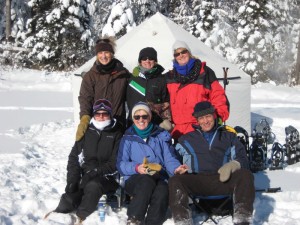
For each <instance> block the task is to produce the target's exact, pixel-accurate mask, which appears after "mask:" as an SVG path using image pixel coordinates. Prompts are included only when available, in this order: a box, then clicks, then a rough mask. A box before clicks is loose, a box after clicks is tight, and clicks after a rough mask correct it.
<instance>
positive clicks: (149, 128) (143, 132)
mask: <svg viewBox="0 0 300 225" xmlns="http://www.w3.org/2000/svg"><path fill="white" fill-rule="evenodd" d="M133 128H134V130H135V132H136V134H137V135H138V136H140V137H141V138H142V139H145V138H148V137H149V136H150V134H151V131H152V129H153V123H151V122H150V123H149V124H148V126H147V127H146V129H144V130H140V129H139V128H137V126H135V124H133Z"/></svg>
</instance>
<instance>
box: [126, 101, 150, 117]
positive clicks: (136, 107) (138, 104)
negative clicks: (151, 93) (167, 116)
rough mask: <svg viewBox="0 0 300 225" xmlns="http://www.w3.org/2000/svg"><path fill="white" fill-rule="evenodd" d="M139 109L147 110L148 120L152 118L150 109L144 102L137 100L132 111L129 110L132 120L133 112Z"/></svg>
mask: <svg viewBox="0 0 300 225" xmlns="http://www.w3.org/2000/svg"><path fill="white" fill-rule="evenodd" d="M141 109H142V110H144V111H145V112H147V114H148V115H149V117H150V120H151V118H152V113H151V109H150V108H149V106H148V105H147V103H145V102H138V103H136V104H135V105H134V106H133V108H132V111H131V117H132V120H133V116H134V114H135V112H136V111H138V110H141Z"/></svg>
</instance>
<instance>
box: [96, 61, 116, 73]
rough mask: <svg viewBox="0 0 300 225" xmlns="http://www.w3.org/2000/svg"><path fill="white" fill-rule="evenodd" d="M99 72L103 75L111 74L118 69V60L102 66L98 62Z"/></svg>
mask: <svg viewBox="0 0 300 225" xmlns="http://www.w3.org/2000/svg"><path fill="white" fill-rule="evenodd" d="M96 63H97V70H98V71H99V72H101V73H111V72H113V70H114V69H115V67H116V64H117V60H116V59H115V58H113V59H112V60H111V61H110V62H109V63H108V64H106V65H102V64H101V63H100V62H99V61H98V60H97V62H96Z"/></svg>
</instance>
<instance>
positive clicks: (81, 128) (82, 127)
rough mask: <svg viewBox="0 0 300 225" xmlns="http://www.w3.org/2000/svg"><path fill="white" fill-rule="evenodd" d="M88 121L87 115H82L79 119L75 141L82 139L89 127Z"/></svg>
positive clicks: (89, 118)
mask: <svg viewBox="0 0 300 225" xmlns="http://www.w3.org/2000/svg"><path fill="white" fill-rule="evenodd" d="M90 120H91V117H90V116H89V115H83V116H82V117H81V119H80V122H79V124H78V127H77V131H76V141H79V140H80V139H81V138H82V137H83V135H84V133H85V132H86V130H87V128H88V126H89V123H90Z"/></svg>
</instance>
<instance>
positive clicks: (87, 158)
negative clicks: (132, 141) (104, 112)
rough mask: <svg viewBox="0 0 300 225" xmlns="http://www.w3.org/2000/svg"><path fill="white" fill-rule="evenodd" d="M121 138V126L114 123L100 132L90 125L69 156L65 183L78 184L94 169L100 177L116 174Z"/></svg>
mask: <svg viewBox="0 0 300 225" xmlns="http://www.w3.org/2000/svg"><path fill="white" fill-rule="evenodd" d="M121 137H122V133H121V125H120V124H119V123H118V122H116V121H113V122H112V124H111V125H110V126H108V127H106V128H105V129H104V130H102V131H100V130H97V129H96V128H95V127H94V125H93V124H90V125H89V128H88V130H87V132H86V133H85V135H84V137H83V138H82V139H81V140H80V141H77V142H75V145H74V146H73V148H72V151H71V153H70V155H69V160H68V166H67V183H79V181H80V179H81V176H82V175H83V174H84V173H86V172H87V171H90V170H93V169H95V168H97V170H98V174H99V175H100V176H104V175H108V174H112V173H114V172H116V170H117V169H116V158H117V154H118V152H117V151H118V149H119V143H120V140H121Z"/></svg>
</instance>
